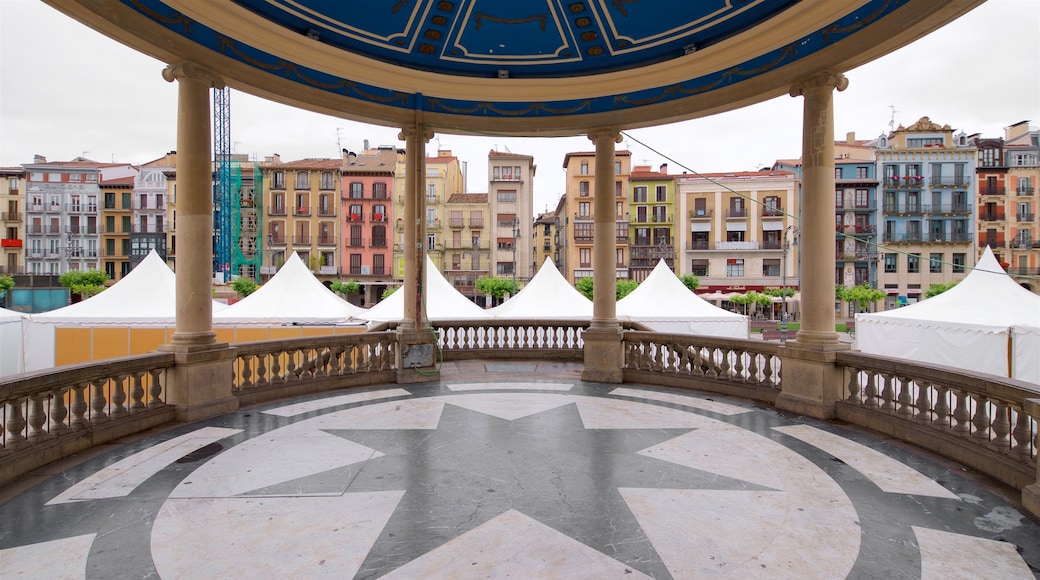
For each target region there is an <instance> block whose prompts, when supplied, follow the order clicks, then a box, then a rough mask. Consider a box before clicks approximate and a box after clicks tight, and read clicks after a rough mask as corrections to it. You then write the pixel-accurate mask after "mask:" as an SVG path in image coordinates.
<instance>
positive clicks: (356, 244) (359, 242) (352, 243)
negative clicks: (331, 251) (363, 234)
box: [343, 238, 365, 248]
mask: <svg viewBox="0 0 1040 580" xmlns="http://www.w3.org/2000/svg"><path fill="white" fill-rule="evenodd" d="M343 245H344V247H347V248H364V247H365V239H364V238H347V239H346V240H344V243H343Z"/></svg>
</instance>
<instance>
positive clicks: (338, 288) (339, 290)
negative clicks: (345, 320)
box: [329, 280, 361, 296]
mask: <svg viewBox="0 0 1040 580" xmlns="http://www.w3.org/2000/svg"><path fill="white" fill-rule="evenodd" d="M329 289H330V290H332V291H333V292H335V293H336V294H342V295H343V296H346V295H347V294H357V293H358V292H360V291H361V284H359V283H358V281H357V280H348V281H347V282H344V281H342V280H336V281H335V282H333V283H332V285H331V286H329Z"/></svg>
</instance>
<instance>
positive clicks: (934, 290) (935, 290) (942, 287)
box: [924, 282, 957, 298]
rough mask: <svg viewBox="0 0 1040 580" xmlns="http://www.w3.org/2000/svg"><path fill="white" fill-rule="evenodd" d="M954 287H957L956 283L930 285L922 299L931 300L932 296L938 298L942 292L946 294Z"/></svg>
mask: <svg viewBox="0 0 1040 580" xmlns="http://www.w3.org/2000/svg"><path fill="white" fill-rule="evenodd" d="M956 285H957V282H946V283H942V282H939V283H937V284H932V285H931V286H929V287H928V289H927V290H925V292H924V297H925V298H932V297H933V296H938V295H940V294H942V293H943V292H946V291H947V290H949V289H950V288H953V287H954V286H956Z"/></svg>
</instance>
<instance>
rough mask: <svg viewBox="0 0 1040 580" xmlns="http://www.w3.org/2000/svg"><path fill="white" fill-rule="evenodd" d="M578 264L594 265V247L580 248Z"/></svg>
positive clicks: (586, 266) (589, 266) (582, 265)
mask: <svg viewBox="0 0 1040 580" xmlns="http://www.w3.org/2000/svg"><path fill="white" fill-rule="evenodd" d="M578 265H579V266H581V267H582V268H591V267H592V248H578Z"/></svg>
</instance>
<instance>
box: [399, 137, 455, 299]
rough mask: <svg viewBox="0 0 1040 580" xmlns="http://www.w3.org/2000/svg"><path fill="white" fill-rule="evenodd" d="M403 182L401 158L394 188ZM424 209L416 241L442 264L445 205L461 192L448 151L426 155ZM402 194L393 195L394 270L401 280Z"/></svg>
mask: <svg viewBox="0 0 1040 580" xmlns="http://www.w3.org/2000/svg"><path fill="white" fill-rule="evenodd" d="M404 183H405V164H404V160H403V159H401V160H400V161H398V164H397V171H396V173H395V174H394V191H407V189H406V188H405V186H404ZM423 183H424V186H423V191H424V192H425V195H424V201H425V203H424V206H425V209H424V211H423V212H421V213H422V215H420V216H419V219H420V220H422V221H423V223H424V224H425V226H426V239H425V240H422V241H421V242H420V243H424V244H425V245H426V252H427V254H428V255H429V256H430V259H431V260H433V263H434V264H443V263H444V242H445V237H446V236H448V233H447V232H448V229H447V228H445V225H444V222H445V221H446V217H447V216H446V214H445V213H444V212H445V205H446V203H447V201H448V199H450V198H451V196H452V195H455V194H456V193H465V192H464V191H463V190H464V182H463V178H462V167H461V166H460V164H459V158H458V157H455V156H454V155H452V154H451V151H449V150H440V151H438V152H437V156H436V157H427V158H426V176H425V179H424V180H423ZM405 197H406V196H405V195H395V196H394V213H393V215H394V216H395V218H394V222H395V223H394V258H393V259H394V271H393V276H394V278H395V279H396V280H404V250H403V246H404V203H405Z"/></svg>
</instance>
